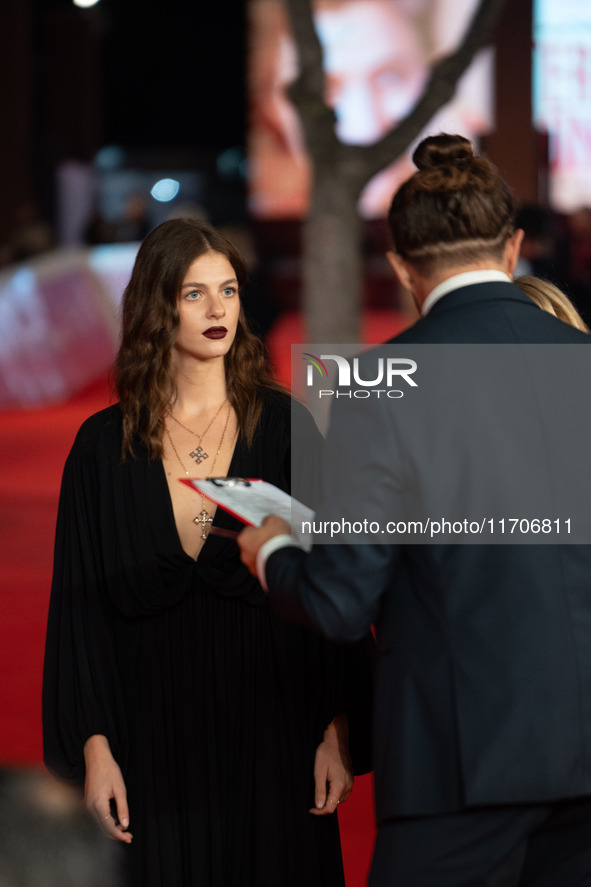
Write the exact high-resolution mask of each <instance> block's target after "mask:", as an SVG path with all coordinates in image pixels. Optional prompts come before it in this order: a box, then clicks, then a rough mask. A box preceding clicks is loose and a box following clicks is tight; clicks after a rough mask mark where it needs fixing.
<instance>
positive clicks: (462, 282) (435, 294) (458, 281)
mask: <svg viewBox="0 0 591 887" xmlns="http://www.w3.org/2000/svg"><path fill="white" fill-rule="evenodd" d="M491 280H501V281H504V282H505V283H511V278H510V277H509V275H508V274H505V273H504V272H503V271H463V272H462V274H454V276H453V277H448V278H447V280H443V281H442V282H441V283H438V284H437V286H436V287H434V288H433V289H432V290H431V292H430V293H429V295H428V296H427V298H426V299H425V301H424V302H423V304H422V306H421V314H422V316H423V317H424V316H425V315H426V314H428V313H429V311H430V310H431V308H432V307H433V305H434V304H435V302H438V301H439V299H441V298H443V296H446V295H447V294H448V293H451V291H452V290H457V289H459V288H460V287H461V286H471V285H472V284H473V283H488V282H489V281H491Z"/></svg>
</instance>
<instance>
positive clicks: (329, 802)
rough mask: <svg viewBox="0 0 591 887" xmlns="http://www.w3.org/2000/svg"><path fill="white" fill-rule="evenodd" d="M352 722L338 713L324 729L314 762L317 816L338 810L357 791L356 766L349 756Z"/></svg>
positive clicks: (312, 811)
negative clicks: (354, 785) (354, 787)
mask: <svg viewBox="0 0 591 887" xmlns="http://www.w3.org/2000/svg"><path fill="white" fill-rule="evenodd" d="M348 737H349V725H348V723H347V717H346V715H337V717H336V718H335V719H334V721H331V722H330V724H329V725H328V727H327V728H326V730H325V731H324V738H323V740H322V742H321V743H320V745H319V746H318V748H317V749H316V758H315V761H314V783H315V792H314V802H315V804H316V806H315V807H313V808H312V809H311V810H310V813H313V814H314V815H315V816H326V814H327V813H334V812H335V810H336V809H337V807H338V806H339V804H342V803H343V801H346V800H347V798H348V797H349V795H350V794H351V791H352V790H353V769H352V766H351V756H350V755H349V744H348Z"/></svg>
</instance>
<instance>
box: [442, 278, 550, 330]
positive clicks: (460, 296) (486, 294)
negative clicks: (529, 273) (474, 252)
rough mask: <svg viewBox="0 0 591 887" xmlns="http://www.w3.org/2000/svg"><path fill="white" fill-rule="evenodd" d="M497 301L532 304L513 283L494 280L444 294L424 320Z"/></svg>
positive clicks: (462, 287)
mask: <svg viewBox="0 0 591 887" xmlns="http://www.w3.org/2000/svg"><path fill="white" fill-rule="evenodd" d="M497 300H504V301H507V300H509V301H517V302H522V303H525V304H526V305H532V304H533V303H532V301H531V299H530V298H529V297H528V296H526V294H525V293H524V292H522V290H520V289H519V287H518V286H516V285H515V284H514V283H511V282H509V281H507V282H506V283H505V282H504V281H501V280H498V281H497V280H494V281H489V282H487V283H474V284H471V285H469V286H461V287H458V288H457V289H454V290H452V291H451V292H449V293H446V294H445V295H444V296H442V297H441V298H440V299H438V300H437V301H436V302H435V304H434V305H433V307H432V308H431V310H430V311H429V313H428V314H427V315H426V317H425V320H426V319H427V318H428V317H430V316H432V315H435V314H439V313H440V312H442V311H448V310H450V309H454V308H463V307H466V306H468V305H475V304H478V303H481V302H490V301H497Z"/></svg>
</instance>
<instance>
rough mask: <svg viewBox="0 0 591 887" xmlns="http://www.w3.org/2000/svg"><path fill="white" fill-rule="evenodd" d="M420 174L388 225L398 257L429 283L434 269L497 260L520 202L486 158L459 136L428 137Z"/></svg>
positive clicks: (404, 188) (397, 201)
mask: <svg viewBox="0 0 591 887" xmlns="http://www.w3.org/2000/svg"><path fill="white" fill-rule="evenodd" d="M413 161H414V163H415V165H416V166H417V167H418V170H417V172H416V173H415V174H414V175H413V176H411V177H410V179H408V180H407V181H406V182H404V183H403V184H402V185H401V186H400V188H399V189H398V191H397V192H396V194H395V195H394V197H393V199H392V204H391V206H390V211H389V213H388V225H389V228H390V233H391V235H392V241H393V246H394V249H395V251H396V253H398V255H399V256H400V257H401V258H403V259H405V260H406V261H408V262H409V263H410V264H411V265H412V266H413V267H414V268H416V270H417V271H418V272H419V273H420V274H422V275H423V276H425V277H429V276H430V275H431V274H432V272H433V271H434V269H435V268H436V267H439V268H441V267H454V266H458V265H466V264H470V263H472V262H475V261H480V260H481V259H483V258H492V259H496V260H499V259H501V258H502V256H503V250H504V247H505V243H506V241H507V239H508V238H509V237H510V236H511V235H512V234H513V233H514V231H515V214H516V211H517V203H516V199H515V197H514V195H513V192H512V191H511V189H510V188H509V186H508V185H507V183H506V182H505V181H504V180H503V178H502V177H501V175H500V173H499V171H498V170H497V168H496V167H495V166H494V164H493V163H491V161H490V160H488V159H487V158H486V157H477V156H475V155H474V153H473V150H472V145H471V143H470V142H469V141H468V139H466V138H464V137H463V136H460V135H447V134H445V133H443V134H441V135H437V136H429V137H428V138H426V139H424V140H423V141H422V142H421V143H420V144H419V145H418V147H417V148H416V150H415V152H414V154H413Z"/></svg>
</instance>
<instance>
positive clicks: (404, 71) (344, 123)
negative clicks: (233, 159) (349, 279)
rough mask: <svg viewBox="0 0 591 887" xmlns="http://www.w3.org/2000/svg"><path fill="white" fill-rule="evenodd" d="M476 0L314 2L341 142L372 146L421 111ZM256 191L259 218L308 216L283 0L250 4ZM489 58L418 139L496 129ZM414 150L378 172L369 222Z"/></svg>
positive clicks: (367, 207) (369, 197)
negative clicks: (434, 74)
mask: <svg viewBox="0 0 591 887" xmlns="http://www.w3.org/2000/svg"><path fill="white" fill-rule="evenodd" d="M475 7H476V0H316V2H315V3H314V10H315V27H316V31H317V34H318V36H319V39H320V42H321V44H322V49H323V54H324V70H325V98H326V101H327V103H328V104H329V105H330V106H331V107H332V108H333V109H334V111H335V114H336V121H337V122H336V133H337V136H338V138H339V139H340V141H341V142H343V143H345V144H352V145H371V144H373V143H374V142H376V141H378V140H379V139H380V138H381V137H382V136H383V135H385V133H386V132H388V130H390V129H391V128H392V127H393V126H394V125H395V124H396V123H397V122H398V121H400V120H401V119H402V118H404V117H405V116H406V115H407V114H408V113H409V112H410V111H411V110H412V108H413V107H414V105H415V103H416V102H417V100H418V99H419V97H420V96H421V94H422V91H423V89H424V88H425V85H426V83H427V80H428V77H429V72H430V68H431V66H432V65H433V64H434V62H436V61H437V60H438V59H439V58H440V57H441V56H442V55H445V54H446V53H448V52H450V51H452V50H453V49H455V48H456V46H457V45H458V44H459V42H460V40H461V39H462V37H463V34H464V32H465V30H466V27H467V25H468V23H469V21H470V18H471V15H472V14H473V12H474V9H475ZM249 14H250V53H249V98H250V132H249V169H250V173H249V194H250V209H251V212H252V214H253V215H254V216H256V217H260V218H299V217H301V216H303V215H304V214H305V213H306V209H307V206H308V195H309V187H310V167H309V161H308V158H307V156H306V151H305V146H304V142H303V137H302V132H301V128H300V123H299V119H298V116H297V112H296V110H295V108H294V107H293V105H292V104H291V102H290V100H289V98H288V96H287V89H288V87H289V85H290V83H292V82H293V80H294V79H295V77H296V76H297V71H298V60H297V51H296V48H295V45H294V41H293V38H292V36H291V32H290V27H289V20H288V17H287V14H286V12H285V9H284V7H283V4H282V2H281V0H250V3H249ZM491 67H492V62H491V54H490V51H484V52H481V53H480V54H479V55H478V56H477V58H476V59H475V60H474V62H473V64H472V65H471V67H470V68H469V69H468V71H467V72H466V74H465V75H464V77H463V78H462V80H461V81H460V84H459V86H458V90H457V92H456V95H455V97H454V99H453V100H452V101H451V102H450V103H449V104H447V105H446V106H445V107H444V108H442V109H441V110H440V111H439V112H438V113H437V115H436V116H435V118H434V119H433V120H431V121H430V123H429V125H428V127H426V129H425V130H424V131H423V132H422V133H421V135H420V136H419V137H418V138H417V141H419V140H420V139H421V138H423V137H424V135H426V134H427V133H428V132H431V133H433V132H440V131H442V130H446V131H448V132H459V133H461V134H463V135H466V136H467V137H468V138H471V139H473V138H475V137H477V136H478V135H480V134H482V133H485V132H487V131H488V130H490V129H491V128H492V111H491V106H492V96H491V89H492V86H491ZM410 153H411V151H409V152H408V153H407V154H406V155H404V156H403V157H401V158H399V159H398V160H397V161H396V162H394V163H393V164H392V165H391V166H390V167H389V168H388V169H386V170H384V171H383V172H381V173H379V174H378V175H377V176H375V177H374V178H373V179H372V180H371V181H370V182H369V183H368V185H367V186H366V188H365V190H364V192H363V193H362V195H361V199H360V211H361V213H362V215H364V216H365V217H367V218H376V217H382V216H384V215H385V213H386V211H387V207H388V205H389V202H390V198H391V196H392V193H393V191H394V190H395V189H396V188H397V187H398V185H399V184H400V182H401V181H403V179H405V178H406V177H407V176H408V175H409V174H410V173H411V172H412V171H413V167H412V164H411V161H410Z"/></svg>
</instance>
